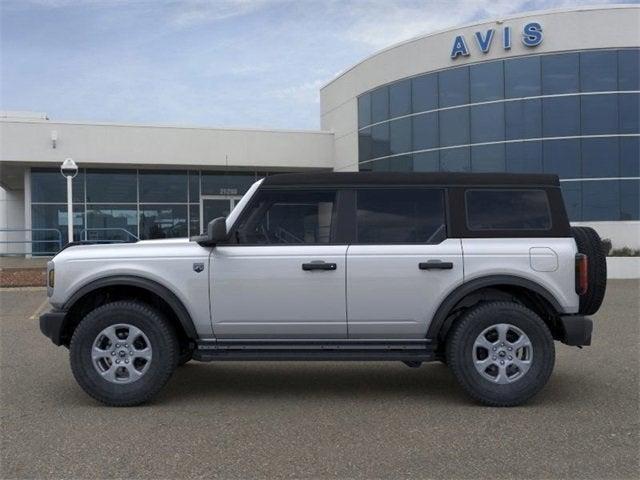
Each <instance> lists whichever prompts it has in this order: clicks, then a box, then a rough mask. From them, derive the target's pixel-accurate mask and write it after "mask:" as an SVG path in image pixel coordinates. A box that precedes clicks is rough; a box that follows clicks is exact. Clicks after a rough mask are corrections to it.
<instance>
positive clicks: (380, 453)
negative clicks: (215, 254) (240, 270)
mask: <svg viewBox="0 0 640 480" xmlns="http://www.w3.org/2000/svg"><path fill="white" fill-rule="evenodd" d="M639 298H640V283H638V282H636V281H610V283H609V292H608V294H607V298H606V303H605V306H604V307H603V308H602V309H601V311H600V312H599V314H598V315H597V316H596V317H595V319H596V327H595V337H594V345H593V346H591V347H587V348H585V349H583V350H578V349H577V348H570V347H567V346H565V345H560V344H557V361H556V367H555V371H554V373H553V375H552V377H551V380H550V381H549V383H548V385H547V386H546V388H545V389H544V390H543V391H542V392H541V393H540V394H539V395H538V396H537V397H535V398H534V399H533V401H531V402H530V403H529V404H527V405H525V406H523V407H518V408H511V409H493V408H486V407H481V406H478V405H476V404H474V403H472V402H471V401H469V399H468V398H467V397H466V396H465V395H464V394H463V392H462V391H461V389H460V388H459V387H458V386H457V385H456V384H455V382H454V379H453V377H452V376H451V374H450V373H449V372H448V371H447V369H446V368H445V367H444V366H443V365H440V364H428V365H424V366H422V367H421V368H419V369H409V368H407V367H405V366H404V365H402V364H399V363H398V364H396V363H331V362H327V363H298V362H290V363H213V364H199V363H190V364H188V365H186V366H185V367H182V368H180V369H179V370H178V371H177V372H176V374H175V375H174V376H173V378H172V379H171V381H170V383H169V384H168V386H167V387H166V388H165V389H164V390H163V391H162V392H161V394H160V395H158V396H157V397H156V398H155V400H154V401H153V403H152V404H149V405H147V406H143V407H136V408H126V409H115V408H108V407H104V406H102V405H100V404H98V403H96V402H95V401H93V400H92V399H91V398H89V397H88V396H86V395H85V394H84V393H83V392H82V391H81V390H80V387H78V386H77V385H76V383H75V381H74V379H73V377H72V375H71V371H70V369H69V364H68V353H67V350H66V349H64V348H56V347H55V346H54V345H53V344H51V342H50V341H49V340H48V339H46V338H45V337H43V336H42V335H41V334H40V332H39V329H38V325H37V316H38V314H39V311H41V310H43V309H45V308H46V304H45V303H43V302H44V300H45V292H44V290H43V289H37V288H36V289H20V290H16V289H14V290H11V289H5V290H2V291H0V311H1V316H2V318H1V320H0V375H1V378H0V388H1V392H0V400H1V418H2V420H1V422H2V423H1V426H0V428H1V436H2V444H1V447H2V450H1V456H0V461H1V468H0V477H1V478H3V479H9V478H62V477H65V478H71V477H72V478H125V477H128V478H154V479H155V478H242V479H246V478H269V479H272V478H367V479H369V478H405V477H406V478H408V477H420V478H473V479H482V478H581V479H583V478H598V479H602V478H615V479H620V478H638V477H639V476H640V463H639V449H638V445H639V438H638V437H639V430H640V422H639V418H640V411H639V410H640V402H639V391H640V390H639V387H640V383H639V371H640V370H639V360H640V351H639V344H640V342H639V319H638V317H639V310H640V309H639Z"/></svg>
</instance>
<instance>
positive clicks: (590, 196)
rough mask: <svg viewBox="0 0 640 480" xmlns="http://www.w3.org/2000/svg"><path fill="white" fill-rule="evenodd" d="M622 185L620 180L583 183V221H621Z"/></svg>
mask: <svg viewBox="0 0 640 480" xmlns="http://www.w3.org/2000/svg"><path fill="white" fill-rule="evenodd" d="M619 219H620V183H619V182H618V180H608V181H602V182H582V220H583V221H585V222H588V221H598V220H619Z"/></svg>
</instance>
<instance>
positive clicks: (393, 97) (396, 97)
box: [389, 80, 411, 118]
mask: <svg viewBox="0 0 640 480" xmlns="http://www.w3.org/2000/svg"><path fill="white" fill-rule="evenodd" d="M389 113H390V118H394V117H399V116H402V115H407V114H409V113H411V80H402V81H400V82H396V83H394V84H393V85H391V86H390V87H389Z"/></svg>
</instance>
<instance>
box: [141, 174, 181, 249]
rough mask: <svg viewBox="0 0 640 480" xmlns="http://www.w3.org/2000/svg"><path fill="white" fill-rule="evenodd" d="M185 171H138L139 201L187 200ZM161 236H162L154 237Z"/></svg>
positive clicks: (164, 201) (165, 201)
mask: <svg viewBox="0 0 640 480" xmlns="http://www.w3.org/2000/svg"><path fill="white" fill-rule="evenodd" d="M187 182H188V180H187V172H184V171H164V172H149V171H146V172H145V171H141V172H140V201H141V202H154V203H155V202H157V203H167V202H187V201H188V196H187ZM154 238H163V237H154Z"/></svg>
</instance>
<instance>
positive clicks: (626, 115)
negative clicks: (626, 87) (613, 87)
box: [612, 93, 640, 133]
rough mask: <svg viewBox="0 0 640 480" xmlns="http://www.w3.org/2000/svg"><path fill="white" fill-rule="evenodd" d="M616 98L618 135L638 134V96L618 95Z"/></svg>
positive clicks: (639, 129)
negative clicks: (618, 118) (617, 105)
mask: <svg viewBox="0 0 640 480" xmlns="http://www.w3.org/2000/svg"><path fill="white" fill-rule="evenodd" d="M612 96H615V95H612ZM617 96H618V104H619V106H620V127H619V133H639V132H640V119H639V118H638V117H639V116H640V95H638V94H637V93H620V94H618V95H617Z"/></svg>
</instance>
